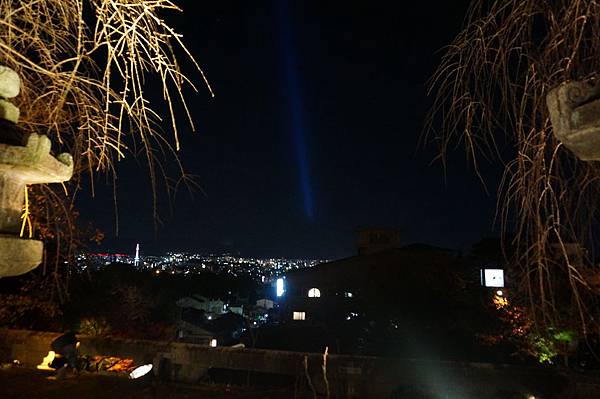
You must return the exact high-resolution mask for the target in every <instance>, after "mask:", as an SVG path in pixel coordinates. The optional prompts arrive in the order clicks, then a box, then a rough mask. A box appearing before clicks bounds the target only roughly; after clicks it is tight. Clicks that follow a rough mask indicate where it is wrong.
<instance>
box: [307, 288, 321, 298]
mask: <svg viewBox="0 0 600 399" xmlns="http://www.w3.org/2000/svg"><path fill="white" fill-rule="evenodd" d="M320 296H321V291H320V290H319V289H318V288H311V289H310V290H308V297H309V298H319V297H320Z"/></svg>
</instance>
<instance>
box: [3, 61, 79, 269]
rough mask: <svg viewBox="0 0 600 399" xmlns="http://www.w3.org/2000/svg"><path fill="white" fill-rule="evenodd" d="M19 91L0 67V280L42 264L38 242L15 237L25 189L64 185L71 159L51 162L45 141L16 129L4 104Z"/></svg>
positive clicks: (15, 113)
mask: <svg viewBox="0 0 600 399" xmlns="http://www.w3.org/2000/svg"><path fill="white" fill-rule="evenodd" d="M19 90H20V79H19V76H18V75H17V74H16V73H15V72H14V71H13V70H11V69H9V68H6V67H2V66H0V278H1V277H7V276H17V275H20V274H24V273H27V272H28V271H30V270H32V269H34V268H35V267H37V266H38V265H39V264H40V263H41V261H42V253H43V244H42V242H41V241H38V240H32V239H23V238H21V237H20V235H19V234H20V231H21V224H22V218H21V215H22V214H23V207H24V202H25V190H26V189H27V185H28V184H42V183H59V182H64V181H67V180H69V179H70V178H71V176H72V174H73V159H72V157H71V155H69V154H60V155H59V156H57V157H56V158H55V157H53V156H52V155H50V146H51V143H50V139H49V138H48V137H46V136H43V135H38V134H26V133H24V132H22V131H21V130H20V129H19V127H18V125H17V122H18V119H19V109H18V108H17V107H16V106H15V105H13V104H12V103H10V102H9V101H8V99H10V98H13V97H15V96H17V95H18V94H19Z"/></svg>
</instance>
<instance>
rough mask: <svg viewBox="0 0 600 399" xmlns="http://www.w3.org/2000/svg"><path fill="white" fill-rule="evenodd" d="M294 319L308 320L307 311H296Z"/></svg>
mask: <svg viewBox="0 0 600 399" xmlns="http://www.w3.org/2000/svg"><path fill="white" fill-rule="evenodd" d="M293 318H294V320H306V312H294V315H293Z"/></svg>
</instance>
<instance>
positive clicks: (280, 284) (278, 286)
mask: <svg viewBox="0 0 600 399" xmlns="http://www.w3.org/2000/svg"><path fill="white" fill-rule="evenodd" d="M276 289H277V291H276V293H277V296H278V297H280V296H282V295H283V293H284V292H285V286H284V284H283V279H282V278H278V279H277V282H276Z"/></svg>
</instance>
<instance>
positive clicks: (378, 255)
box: [279, 232, 457, 325]
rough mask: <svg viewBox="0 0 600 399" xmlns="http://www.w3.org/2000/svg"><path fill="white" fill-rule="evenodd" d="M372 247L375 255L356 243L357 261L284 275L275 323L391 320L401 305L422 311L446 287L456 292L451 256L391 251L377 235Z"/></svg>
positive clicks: (423, 248) (425, 250)
mask: <svg viewBox="0 0 600 399" xmlns="http://www.w3.org/2000/svg"><path fill="white" fill-rule="evenodd" d="M374 242H375V244H376V247H377V248H376V249H374V248H368V245H367V244H368V241H366V240H365V239H362V240H361V241H359V243H360V244H361V246H360V247H359V255H356V256H353V257H350V258H345V259H341V260H337V261H333V262H328V263H323V264H320V265H317V266H315V267H312V268H307V269H300V270H294V271H291V272H289V273H287V274H286V276H285V293H284V294H283V295H282V296H281V297H280V300H279V307H280V312H281V316H280V319H281V320H282V321H283V322H287V323H291V324H292V325H293V324H297V325H328V324H332V323H334V324H339V323H344V322H346V321H350V320H352V319H355V318H358V317H365V316H369V317H372V318H375V317H378V316H382V315H385V314H390V315H392V314H395V313H397V312H398V311H400V312H402V308H404V307H405V306H406V305H407V304H413V307H414V305H415V301H417V302H420V303H418V306H421V305H423V306H424V307H426V306H429V304H431V303H433V302H435V301H436V300H439V301H440V302H443V297H444V292H446V293H448V292H449V290H450V289H449V288H448V287H452V289H453V288H454V287H455V286H456V284H457V278H456V275H455V267H454V266H455V264H456V257H455V256H454V253H452V252H451V251H448V250H445V249H441V248H436V247H432V246H428V245H423V244H413V245H408V246H404V247H396V246H397V245H396V243H397V241H396V240H395V238H394V237H391V238H390V239H387V241H386V239H383V238H382V237H381V232H378V235H377V237H376V239H375V240H374ZM382 242H389V243H392V244H393V247H392V248H387V247H385V246H383V245H382ZM433 298H436V299H435V300H434V299H433ZM425 302H426V303H425Z"/></svg>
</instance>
